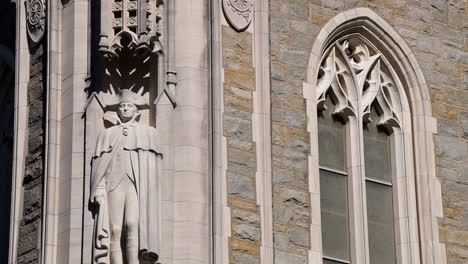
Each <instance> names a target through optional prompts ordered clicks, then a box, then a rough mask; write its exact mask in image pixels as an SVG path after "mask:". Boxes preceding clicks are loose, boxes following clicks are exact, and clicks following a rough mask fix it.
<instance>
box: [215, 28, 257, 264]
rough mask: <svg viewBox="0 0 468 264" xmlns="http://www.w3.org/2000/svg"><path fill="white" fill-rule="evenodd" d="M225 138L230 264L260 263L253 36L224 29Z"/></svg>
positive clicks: (248, 33)
mask: <svg viewBox="0 0 468 264" xmlns="http://www.w3.org/2000/svg"><path fill="white" fill-rule="evenodd" d="M221 33H222V45H223V49H222V59H223V68H224V116H223V127H224V136H225V137H226V140H227V172H226V176H227V194H228V205H229V207H230V209H231V230H232V231H231V238H230V240H229V248H230V250H229V262H230V263H239V264H240V263H260V244H261V241H260V240H261V227H260V212H259V208H258V206H257V194H256V184H255V182H256V181H255V174H256V171H257V158H256V145H255V142H254V141H253V136H252V113H253V92H254V91H255V70H254V67H253V54H252V50H253V47H252V45H253V41H252V34H251V33H250V32H241V33H238V32H236V31H234V30H233V29H232V28H231V27H229V26H222V32H221Z"/></svg>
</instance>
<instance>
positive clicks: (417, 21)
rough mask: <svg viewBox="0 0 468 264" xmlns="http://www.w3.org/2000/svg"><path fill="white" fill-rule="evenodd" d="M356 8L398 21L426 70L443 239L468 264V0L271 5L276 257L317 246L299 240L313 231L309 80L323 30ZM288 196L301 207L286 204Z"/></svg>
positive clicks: (294, 259)
mask: <svg viewBox="0 0 468 264" xmlns="http://www.w3.org/2000/svg"><path fill="white" fill-rule="evenodd" d="M354 7H368V8H370V9H372V10H373V11H375V12H376V13H377V14H379V15H380V16H381V17H383V18H384V19H385V20H386V21H387V22H388V23H390V24H391V25H392V26H393V27H394V29H396V30H397V32H398V33H399V34H400V35H401V36H402V37H403V38H404V40H405V41H406V42H407V44H408V45H409V46H410V48H411V49H412V51H413V53H414V54H415V56H416V58H417V60H418V62H419V65H420V66H421V68H422V69H423V72H424V77H425V79H426V81H427V83H428V87H429V88H430V93H431V97H432V102H433V103H432V109H433V115H434V116H435V117H436V118H437V121H438V135H435V136H434V142H435V146H436V149H435V152H436V155H437V156H436V160H437V175H438V177H440V179H441V183H442V192H443V205H444V218H443V219H440V235H441V242H444V243H445V244H446V246H447V256H448V263H465V262H466V261H467V260H468V243H467V242H466V241H468V231H467V230H468V196H467V193H468V185H467V183H468V174H467V172H468V145H467V139H468V112H467V110H468V91H467V89H468V76H467V75H466V72H467V69H468V55H467V53H466V51H467V45H466V41H467V31H466V30H467V27H468V24H467V19H466V17H467V11H468V10H467V6H466V1H462V0H461V1H460V0H459V1H457V0H450V1H442V0H421V1H416V0H407V1H404V0H389V1H387V0H385V1H381V0H373V1H358V0H353V1H345V0H326V1H325V0H324V1H321V0H310V1H302V0H272V1H271V2H270V45H271V96H272V111H273V117H272V118H273V130H272V133H273V134H272V137H273V142H272V143H273V157H274V158H273V159H274V161H273V175H274V179H273V180H274V217H275V218H274V224H275V255H276V258H277V259H278V258H281V259H283V257H284V258H285V259H287V261H286V260H285V262H284V263H304V260H303V258H304V251H305V249H307V248H308V247H309V246H310V242H309V241H308V240H307V238H306V237H304V238H302V239H301V237H300V236H298V235H292V234H302V233H304V232H307V228H306V226H307V225H304V226H305V227H304V228H303V227H302V225H303V224H304V223H307V221H308V219H307V215H308V214H307V211H308V201H309V198H308V197H307V193H306V192H305V191H304V190H303V188H302V187H303V186H305V184H307V182H305V176H306V175H305V173H306V171H307V163H306V155H307V149H308V147H307V144H308V142H309V141H308V138H307V134H306V131H305V125H306V115H305V103H304V101H303V100H302V96H303V95H302V82H303V81H304V80H305V76H306V71H307V63H308V59H309V53H310V51H311V48H312V44H313V42H314V40H315V38H316V37H317V34H318V32H319V30H320V29H321V27H322V26H323V25H324V24H325V23H326V22H328V21H329V19H330V18H332V17H334V16H335V15H336V14H338V13H340V12H342V11H345V10H348V9H351V8H354ZM288 196H289V197H288ZM286 198H289V201H294V204H292V205H291V204H289V205H288V204H285V201H286V200H287V199H286ZM292 198H294V199H292ZM284 205H288V206H284ZM291 210H293V212H290V211H291ZM312 210H314V208H312ZM312 243H313V242H312ZM278 263H280V262H278ZM281 263H283V262H281Z"/></svg>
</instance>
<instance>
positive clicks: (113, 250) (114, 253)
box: [110, 241, 138, 264]
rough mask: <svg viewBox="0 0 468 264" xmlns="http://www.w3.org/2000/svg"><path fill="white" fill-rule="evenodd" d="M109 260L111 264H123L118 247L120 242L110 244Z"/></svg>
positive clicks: (120, 249) (120, 250) (119, 247)
mask: <svg viewBox="0 0 468 264" xmlns="http://www.w3.org/2000/svg"><path fill="white" fill-rule="evenodd" d="M110 260H111V262H110V263H112V264H123V256H122V248H121V246H120V241H119V242H111V243H110ZM137 263H138V262H137Z"/></svg>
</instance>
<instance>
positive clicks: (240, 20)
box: [223, 0, 253, 32]
mask: <svg viewBox="0 0 468 264" xmlns="http://www.w3.org/2000/svg"><path fill="white" fill-rule="evenodd" d="M223 11H224V15H225V17H226V20H227V21H228V22H229V24H230V25H231V26H232V27H233V28H234V29H235V30H236V31H238V32H241V31H245V30H247V28H248V27H249V25H250V23H251V22H252V17H253V2H252V0H223Z"/></svg>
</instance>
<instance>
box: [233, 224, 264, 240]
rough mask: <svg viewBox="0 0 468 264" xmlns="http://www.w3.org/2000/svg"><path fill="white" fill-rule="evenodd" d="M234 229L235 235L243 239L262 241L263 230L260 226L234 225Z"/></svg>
mask: <svg viewBox="0 0 468 264" xmlns="http://www.w3.org/2000/svg"><path fill="white" fill-rule="evenodd" d="M232 231H233V233H234V235H235V236H236V237H238V238H240V239H243V240H250V241H254V242H257V241H260V237H261V231H260V228H258V227H254V226H251V225H245V224H240V225H234V226H233V227H232Z"/></svg>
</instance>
